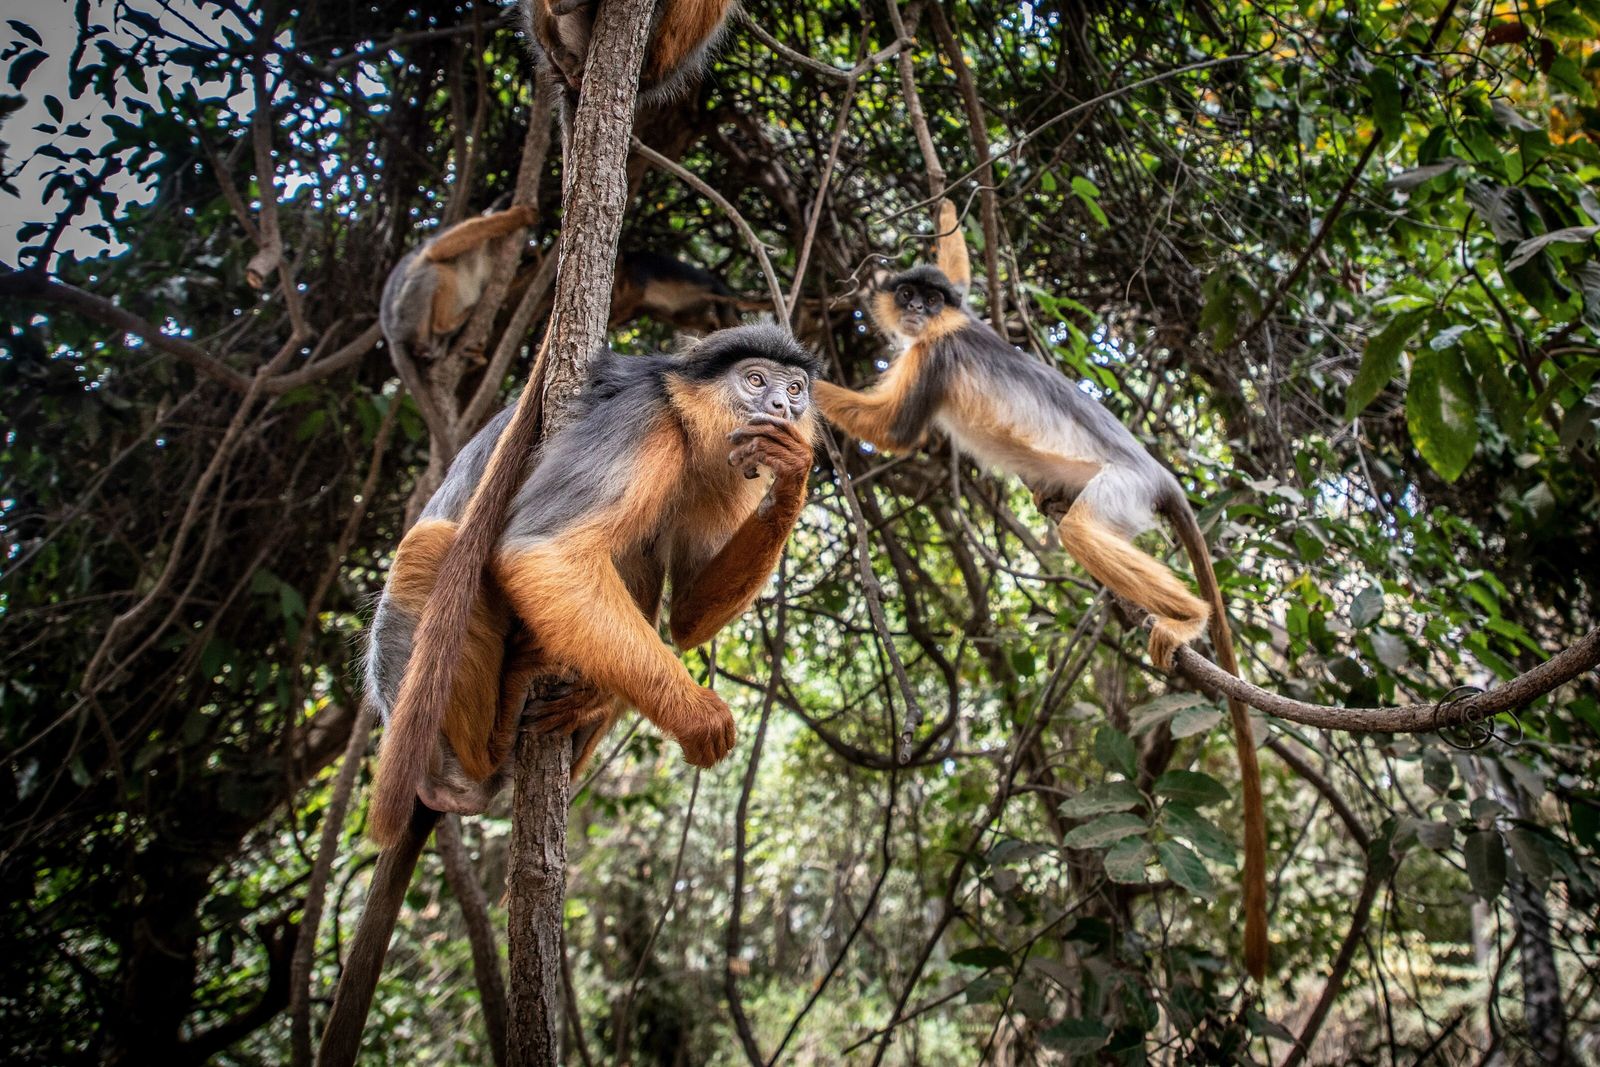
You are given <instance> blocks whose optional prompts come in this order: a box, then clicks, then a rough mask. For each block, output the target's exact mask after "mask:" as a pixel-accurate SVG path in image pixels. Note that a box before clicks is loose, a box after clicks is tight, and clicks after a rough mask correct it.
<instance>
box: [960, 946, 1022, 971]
mask: <svg viewBox="0 0 1600 1067" xmlns="http://www.w3.org/2000/svg"><path fill="white" fill-rule="evenodd" d="M950 962H951V963H954V964H956V965H957V966H958V967H1009V966H1011V953H1009V952H1007V951H1006V950H1005V949H1003V948H998V947H996V946H994V945H978V946H977V947H976V948H964V949H962V950H961V951H960V952H956V953H952V954H951V956H950Z"/></svg>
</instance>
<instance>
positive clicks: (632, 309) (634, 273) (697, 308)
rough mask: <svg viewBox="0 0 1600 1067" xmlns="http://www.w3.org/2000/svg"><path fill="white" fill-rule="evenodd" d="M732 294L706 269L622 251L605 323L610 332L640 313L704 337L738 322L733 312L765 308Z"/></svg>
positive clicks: (649, 255) (652, 255)
mask: <svg viewBox="0 0 1600 1067" xmlns="http://www.w3.org/2000/svg"><path fill="white" fill-rule="evenodd" d="M767 306H768V305H767V303H766V302H765V301H761V300H748V299H745V298H744V297H741V296H737V295H736V294H735V293H734V292H733V290H732V289H729V288H728V286H727V283H726V282H724V281H723V280H722V279H721V278H719V277H717V276H716V275H715V274H712V273H711V272H710V271H708V270H706V269H704V268H702V267H697V266H695V265H694V264H692V263H685V262H683V261H682V260H680V259H673V258H672V257H671V256H663V255H660V254H658V253H656V252H624V253H622V255H621V256H620V257H619V258H618V259H617V273H616V278H615V280H614V281H613V282H612V284H611V319H610V322H609V324H608V325H609V326H610V328H611V329H616V328H617V327H618V326H621V325H622V324H624V323H627V322H632V321H633V320H634V319H636V318H638V317H639V316H640V315H649V316H650V317H651V318H653V319H655V320H656V321H658V322H663V323H666V324H667V325H669V326H673V327H676V328H677V329H680V330H688V331H692V332H694V333H709V332H711V331H712V330H716V329H722V328H726V327H730V326H737V325H738V324H739V312H741V311H753V310H757V309H760V308H764V307H767Z"/></svg>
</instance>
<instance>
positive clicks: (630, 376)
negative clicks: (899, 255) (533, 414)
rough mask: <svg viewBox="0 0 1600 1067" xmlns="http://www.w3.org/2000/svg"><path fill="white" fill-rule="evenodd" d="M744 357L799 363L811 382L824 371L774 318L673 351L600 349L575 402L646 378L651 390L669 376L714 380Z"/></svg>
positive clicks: (589, 403) (595, 399) (603, 396)
mask: <svg viewBox="0 0 1600 1067" xmlns="http://www.w3.org/2000/svg"><path fill="white" fill-rule="evenodd" d="M742 359H770V360H772V361H773V362H774V363H781V364H783V365H785V366H789V367H797V368H799V369H800V370H803V371H805V372H806V374H807V375H808V376H809V377H810V378H811V380H812V381H816V380H817V379H818V378H820V377H821V376H822V361H821V360H820V359H818V358H817V357H816V356H815V355H814V354H812V352H811V351H810V350H809V349H807V348H806V347H805V346H804V345H802V344H801V343H800V342H799V341H796V340H795V339H794V336H793V335H792V334H790V333H789V332H788V331H787V330H785V329H783V328H782V327H779V326H776V325H774V324H772V323H761V324H758V325H755V326H734V327H731V328H730V329H726V330H718V331H716V332H715V333H711V334H707V335H706V336H705V337H703V338H701V339H700V340H698V341H696V342H694V343H693V344H691V345H690V346H689V347H688V348H686V349H684V350H683V351H682V352H679V353H678V354H677V355H666V354H657V355H653V356H624V355H620V354H618V353H616V352H613V351H611V350H610V349H601V350H600V351H599V352H596V353H595V354H594V358H593V359H591V360H590V361H589V378H588V381H587V382H586V383H585V386H584V390H583V394H582V396H581V397H580V398H579V402H580V404H581V405H583V406H584V407H585V408H592V407H593V406H594V405H595V404H597V403H601V402H603V401H606V400H610V399H612V398H614V397H616V396H618V395H620V394H621V393H623V392H625V391H627V390H628V389H629V388H631V387H634V386H642V385H645V384H647V383H648V384H649V386H650V390H649V391H650V392H652V393H658V392H663V390H664V388H665V379H666V376H667V375H676V376H678V377H680V378H687V379H689V380H690V381H693V382H707V381H712V380H714V379H716V378H720V377H721V376H722V375H723V374H725V373H726V372H727V370H728V368H729V367H732V366H733V365H734V364H735V363H738V362H739V361H740V360H742Z"/></svg>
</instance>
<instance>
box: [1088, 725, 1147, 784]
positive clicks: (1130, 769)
mask: <svg viewBox="0 0 1600 1067" xmlns="http://www.w3.org/2000/svg"><path fill="white" fill-rule="evenodd" d="M1137 757H1138V753H1137V752H1135V751H1134V748H1133V742H1132V741H1131V740H1129V739H1128V735H1127V734H1125V733H1123V732H1122V731H1121V730H1118V729H1117V728H1116V727H1114V726H1102V727H1100V729H1098V730H1096V731H1095V732H1094V758H1095V759H1096V760H1097V761H1099V763H1100V766H1102V767H1104V768H1105V769H1106V770H1108V771H1121V772H1122V775H1123V777H1125V778H1132V777H1134V776H1135V775H1136V773H1137V769H1136V767H1135V762H1134V761H1135V760H1136V759H1137Z"/></svg>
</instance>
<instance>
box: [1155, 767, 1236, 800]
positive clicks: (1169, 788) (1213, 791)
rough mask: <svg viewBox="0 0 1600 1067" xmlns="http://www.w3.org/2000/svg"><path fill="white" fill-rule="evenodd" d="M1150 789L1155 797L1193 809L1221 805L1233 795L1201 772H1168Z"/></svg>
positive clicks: (1219, 783)
mask: <svg viewBox="0 0 1600 1067" xmlns="http://www.w3.org/2000/svg"><path fill="white" fill-rule="evenodd" d="M1151 788H1152V789H1153V790H1154V792H1155V794H1156V795H1157V796H1163V797H1166V798H1167V799H1169V800H1175V801H1177V802H1178V803H1179V804H1188V805H1189V806H1190V807H1195V808H1203V807H1205V806H1206V805H1207V804H1221V803H1222V802H1223V801H1225V800H1227V799H1228V798H1229V797H1230V796H1232V795H1233V794H1231V793H1229V792H1228V790H1227V788H1226V787H1225V786H1224V785H1223V784H1222V783H1221V782H1219V781H1217V780H1216V779H1215V778H1213V777H1211V776H1210V775H1209V774H1205V773H1204V772H1201V771H1168V772H1167V773H1166V774H1163V775H1162V776H1161V777H1160V778H1157V779H1156V783H1155V785H1154V786H1152V787H1151Z"/></svg>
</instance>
